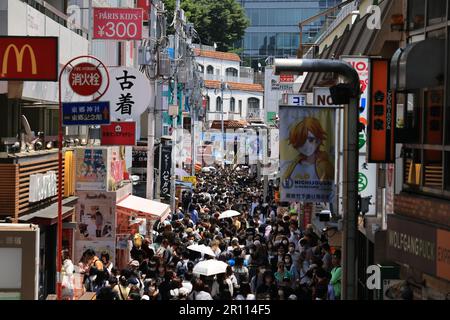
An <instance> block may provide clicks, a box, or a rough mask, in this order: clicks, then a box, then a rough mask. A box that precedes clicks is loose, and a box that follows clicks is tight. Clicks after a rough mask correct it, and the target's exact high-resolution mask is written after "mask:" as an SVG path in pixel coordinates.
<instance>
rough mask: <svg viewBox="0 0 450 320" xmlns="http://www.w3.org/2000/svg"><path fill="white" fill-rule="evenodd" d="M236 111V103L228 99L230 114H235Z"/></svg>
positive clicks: (232, 99)
mask: <svg viewBox="0 0 450 320" xmlns="http://www.w3.org/2000/svg"><path fill="white" fill-rule="evenodd" d="M235 109H236V101H235V99H234V98H231V99H230V112H235Z"/></svg>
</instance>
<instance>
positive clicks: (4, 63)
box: [0, 36, 58, 81]
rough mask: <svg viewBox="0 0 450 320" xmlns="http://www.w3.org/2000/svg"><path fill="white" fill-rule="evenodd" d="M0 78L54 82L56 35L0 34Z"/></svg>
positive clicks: (55, 75)
mask: <svg viewBox="0 0 450 320" xmlns="http://www.w3.org/2000/svg"><path fill="white" fill-rule="evenodd" d="M0 80H28V81H57V80H58V38H57V37H6V36H0Z"/></svg>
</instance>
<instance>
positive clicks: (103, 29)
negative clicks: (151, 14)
mask: <svg viewBox="0 0 450 320" xmlns="http://www.w3.org/2000/svg"><path fill="white" fill-rule="evenodd" d="M142 20H143V10H142V9H141V8H136V9H132V8H94V35H93V38H94V39H106V40H141V39H142Z"/></svg>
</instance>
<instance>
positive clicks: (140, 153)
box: [132, 146, 148, 168]
mask: <svg viewBox="0 0 450 320" xmlns="http://www.w3.org/2000/svg"><path fill="white" fill-rule="evenodd" d="M147 153H148V148H147V146H134V147H133V151H132V167H133V168H147Z"/></svg>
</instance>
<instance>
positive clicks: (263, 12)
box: [259, 9, 269, 26]
mask: <svg viewBox="0 0 450 320" xmlns="http://www.w3.org/2000/svg"><path fill="white" fill-rule="evenodd" d="M268 11H269V10H267V9H260V10H259V25H260V26H267V25H268V17H267V16H268Z"/></svg>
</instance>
